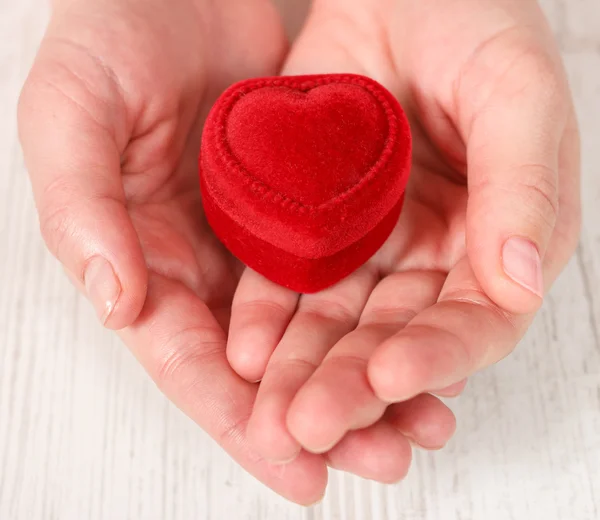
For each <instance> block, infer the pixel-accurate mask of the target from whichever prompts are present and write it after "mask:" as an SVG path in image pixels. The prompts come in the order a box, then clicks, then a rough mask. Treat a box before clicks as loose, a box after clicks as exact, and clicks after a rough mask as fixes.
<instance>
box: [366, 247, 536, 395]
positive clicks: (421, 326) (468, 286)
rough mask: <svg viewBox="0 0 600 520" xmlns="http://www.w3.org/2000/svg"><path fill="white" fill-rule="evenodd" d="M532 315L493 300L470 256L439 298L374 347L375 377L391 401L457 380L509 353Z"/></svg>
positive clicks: (372, 365)
mask: <svg viewBox="0 0 600 520" xmlns="http://www.w3.org/2000/svg"><path fill="white" fill-rule="evenodd" d="M531 319H532V315H511V314H509V313H507V312H506V311H504V310H502V309H500V308H499V307H498V306H497V305H496V304H495V303H494V302H492V301H491V300H490V299H489V298H488V297H487V296H486V295H485V293H484V292H483V290H482V288H481V287H480V286H479V285H478V283H477V280H476V279H475V276H474V274H473V271H472V270H471V268H470V265H469V262H468V260H467V259H466V258H465V259H463V260H461V261H460V262H459V263H458V264H457V266H455V268H454V269H453V270H452V271H451V272H450V274H449V275H448V278H447V279H446V283H445V284H444V287H443V289H442V292H441V294H440V297H439V301H438V303H436V304H435V305H433V306H432V307H429V308H428V309H425V310H424V311H423V312H421V313H419V314H418V315H417V316H416V317H415V318H414V319H413V320H412V321H411V322H410V323H409V324H408V325H407V326H406V328H404V329H403V330H402V331H400V332H399V333H398V334H396V335H394V336H392V337H391V338H389V339H388V340H386V341H384V342H383V344H382V345H381V346H380V347H379V348H378V349H377V350H376V351H375V352H374V353H373V355H372V356H371V359H370V360H369V366H368V378H369V382H370V383H371V386H372V387H373V389H374V390H375V393H376V394H377V395H378V396H379V398H380V399H382V400H384V401H386V402H399V401H406V400H408V399H410V398H411V397H414V396H416V395H418V394H421V393H424V392H431V391H435V390H436V389H439V388H446V387H448V386H451V385H455V384H457V383H459V382H460V381H462V380H463V379H465V378H467V377H468V376H470V375H471V374H473V372H475V371H477V370H479V369H481V368H484V367H486V366H489V365H491V364H492V363H495V362H497V361H499V360H500V359H502V358H504V357H505V356H506V355H508V353H509V352H511V351H512V349H513V348H514V347H515V345H516V344H517V342H518V341H519V340H520V339H521V337H522V335H523V334H524V332H525V330H526V328H527V326H528V325H529V323H530V322H531Z"/></svg>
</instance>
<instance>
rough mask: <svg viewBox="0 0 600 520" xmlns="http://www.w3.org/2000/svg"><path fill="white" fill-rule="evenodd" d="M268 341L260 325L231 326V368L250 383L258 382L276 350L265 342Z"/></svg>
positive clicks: (229, 352) (229, 357) (229, 340)
mask: <svg viewBox="0 0 600 520" xmlns="http://www.w3.org/2000/svg"><path fill="white" fill-rule="evenodd" d="M232 323H233V322H232ZM266 341H268V338H265V331H264V330H263V329H262V328H261V327H260V326H245V327H236V326H233V327H230V333H229V338H228V340H227V360H228V361H229V364H230V365H231V368H232V369H233V370H234V371H235V372H236V373H237V374H238V375H239V376H240V377H242V378H243V379H245V380H246V381H248V382H249V383H258V382H259V381H260V380H261V379H262V378H263V376H264V374H265V370H266V367H267V364H268V362H269V357H270V355H271V353H272V352H273V350H274V347H269V346H267V345H266V344H265V342H266Z"/></svg>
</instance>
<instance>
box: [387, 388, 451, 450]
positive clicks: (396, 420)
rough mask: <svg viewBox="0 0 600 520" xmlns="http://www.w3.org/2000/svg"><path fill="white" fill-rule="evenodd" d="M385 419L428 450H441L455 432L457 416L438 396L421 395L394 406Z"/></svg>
mask: <svg viewBox="0 0 600 520" xmlns="http://www.w3.org/2000/svg"><path fill="white" fill-rule="evenodd" d="M386 419H387V420H388V421H389V423H390V424H391V425H392V426H393V427H394V428H396V429H397V430H398V431H400V432H401V433H403V434H404V435H406V436H407V437H408V438H409V439H410V440H411V441H413V442H414V443H415V444H416V445H418V446H420V447H421V448H424V449H427V450H439V449H442V448H443V447H444V446H445V445H446V444H447V443H448V441H449V440H450V439H451V438H452V436H453V435H454V433H455V431H456V417H455V415H454V413H453V412H452V410H450V408H448V407H447V406H446V405H445V404H444V403H443V402H442V401H440V400H439V399H438V398H437V397H435V396H433V395H430V394H420V395H418V396H417V397H415V398H414V399H411V400H410V401H407V402H404V403H399V404H396V405H393V406H392V407H390V409H389V410H388V413H387V415H386Z"/></svg>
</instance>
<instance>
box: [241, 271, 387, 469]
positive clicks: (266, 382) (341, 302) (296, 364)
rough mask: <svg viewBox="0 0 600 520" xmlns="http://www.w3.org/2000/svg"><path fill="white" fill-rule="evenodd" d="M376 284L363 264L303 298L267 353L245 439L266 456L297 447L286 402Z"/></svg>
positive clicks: (278, 456)
mask: <svg viewBox="0 0 600 520" xmlns="http://www.w3.org/2000/svg"><path fill="white" fill-rule="evenodd" d="M374 285H375V277H374V274H373V272H372V271H370V270H369V269H368V268H367V266H363V267H362V268H361V269H359V270H358V271H355V272H354V273H353V274H352V275H350V276H349V277H348V278H346V279H344V280H343V281H341V282H340V283H339V284H337V285H335V286H334V287H331V288H330V289H327V290H325V291H322V292H320V293H316V294H310V295H303V296H302V297H301V299H300V303H299V305H298V309H297V311H296V314H295V315H294V317H293V318H292V321H291V322H290V324H289V326H288V328H287V330H286V332H285V334H284V336H283V338H282V340H281V343H280V344H279V345H278V346H277V348H276V349H275V352H273V355H272V356H271V359H270V361H269V365H268V366H267V370H266V372H265V376H264V378H263V380H262V382H261V384H260V389H259V392H258V396H257V399H256V403H255V405H254V411H253V413H252V417H251V418H250V421H249V424H248V436H249V438H250V439H251V441H252V443H253V444H254V445H255V446H256V449H257V450H258V451H259V452H260V453H261V454H262V455H263V456H264V457H266V458H267V459H269V460H272V461H285V460H289V459H291V458H293V457H295V456H296V455H297V454H298V453H299V452H300V445H299V444H298V442H297V441H296V440H295V439H294V438H293V437H292V436H291V435H290V434H289V432H288V429H287V426H286V414H287V410H288V408H289V405H290V403H291V402H292V399H293V398H294V395H295V394H296V392H297V391H298V390H299V389H300V388H301V387H302V385H303V384H304V383H305V382H306V381H307V380H308V379H309V377H310V376H311V375H312V373H313V372H314V370H315V368H316V367H317V366H319V364H320V363H321V361H322V360H323V358H324V357H325V355H326V354H327V352H328V351H329V349H330V348H331V347H332V346H333V345H334V344H335V343H336V342H337V341H339V340H340V339H341V338H342V337H344V336H345V335H346V334H348V332H350V331H351V330H352V329H354V327H356V325H357V323H358V320H359V317H360V313H361V311H362V309H363V307H364V305H365V303H366V301H367V298H368V295H369V293H370V292H371V290H372V289H373V286H374ZM325 412H326V413H329V411H328V410H325Z"/></svg>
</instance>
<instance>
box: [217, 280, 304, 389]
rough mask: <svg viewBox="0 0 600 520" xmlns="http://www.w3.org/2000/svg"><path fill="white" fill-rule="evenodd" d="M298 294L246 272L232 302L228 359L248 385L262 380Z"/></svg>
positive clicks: (288, 320) (292, 311)
mask: <svg viewBox="0 0 600 520" xmlns="http://www.w3.org/2000/svg"><path fill="white" fill-rule="evenodd" d="M298 298H299V295H298V293H295V292H293V291H290V290H289V289H286V288H285V287H282V286H280V285H277V284H275V283H273V282H271V281H269V280H267V279H266V278H264V277H263V276H261V275H260V274H258V273H257V272H256V271H253V270H252V269H245V270H244V273H243V274H242V277H241V279H240V282H239V285H238V287H237V289H236V292H235V296H234V298H233V306H232V309H231V324H230V326H229V337H228V339H227V359H228V360H229V363H230V364H231V366H232V368H233V369H234V370H235V371H236V372H237V373H238V374H239V375H240V376H241V377H243V378H244V379H246V380H248V381H254V382H255V381H259V380H260V379H262V377H263V375H264V372H265V368H266V366H267V363H268V362H269V358H270V357H271V354H272V353H273V350H275V347H276V346H277V344H278V343H279V341H280V340H281V338H282V336H283V333H284V332H285V328H286V327H287V326H288V324H289V322H290V320H291V319H292V316H293V314H294V311H295V310H296V305H297V304H298Z"/></svg>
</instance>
